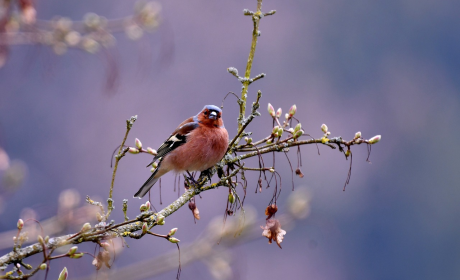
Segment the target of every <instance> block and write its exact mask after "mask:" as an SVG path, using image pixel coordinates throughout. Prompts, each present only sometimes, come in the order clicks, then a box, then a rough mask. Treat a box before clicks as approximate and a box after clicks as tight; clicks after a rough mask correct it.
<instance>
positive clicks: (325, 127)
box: [321, 123, 327, 133]
mask: <svg viewBox="0 0 460 280" xmlns="http://www.w3.org/2000/svg"><path fill="white" fill-rule="evenodd" d="M321 130H322V131H323V132H324V133H327V125H325V124H324V123H323V124H322V125H321Z"/></svg>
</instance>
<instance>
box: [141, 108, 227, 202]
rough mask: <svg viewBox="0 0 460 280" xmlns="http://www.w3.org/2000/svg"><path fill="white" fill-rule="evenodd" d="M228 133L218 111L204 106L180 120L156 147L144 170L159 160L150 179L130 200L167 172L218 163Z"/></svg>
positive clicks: (220, 111) (224, 150)
mask: <svg viewBox="0 0 460 280" xmlns="http://www.w3.org/2000/svg"><path fill="white" fill-rule="evenodd" d="M227 148H228V132H227V130H226V129H225V126H224V121H223V120H222V110H221V109H220V108H219V107H217V106H215V105H206V106H204V108H203V109H202V110H201V111H200V112H199V113H198V114H197V115H196V116H194V117H190V118H188V119H186V120H185V121H183V122H182V123H181V124H180V125H179V126H178V127H177V128H176V130H174V132H173V133H172V134H171V135H170V136H169V137H168V139H166V141H164V143H163V144H162V145H161V146H160V147H159V148H158V150H157V155H156V156H155V157H154V158H153V160H152V162H150V163H149V164H148V165H147V167H149V166H150V165H152V164H153V163H154V162H155V161H157V160H159V162H158V165H157V167H156V169H155V170H154V171H153V173H152V175H151V176H150V178H149V179H148V180H147V181H145V183H144V184H143V185H142V187H141V188H140V189H139V190H138V191H137V192H136V194H135V195H134V197H138V198H142V197H144V196H145V195H146V194H147V193H148V192H149V190H150V189H151V188H152V186H153V185H154V184H155V183H156V182H157V181H158V179H160V177H161V176H163V175H165V174H166V173H168V172H169V171H174V172H176V173H183V172H191V171H201V172H203V171H205V170H208V169H209V168H211V167H213V166H214V165H215V164H216V163H218V162H219V161H220V160H221V159H222V158H223V157H224V155H225V153H226V152H227Z"/></svg>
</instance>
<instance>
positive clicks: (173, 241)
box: [168, 237, 180, 243]
mask: <svg viewBox="0 0 460 280" xmlns="http://www.w3.org/2000/svg"><path fill="white" fill-rule="evenodd" d="M168 240H169V242H171V243H179V241H180V240H179V239H177V238H175V237H170V238H169V239H168Z"/></svg>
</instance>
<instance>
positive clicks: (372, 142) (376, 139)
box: [369, 135, 382, 144]
mask: <svg viewBox="0 0 460 280" xmlns="http://www.w3.org/2000/svg"><path fill="white" fill-rule="evenodd" d="M380 139H382V135H376V136H374V137H372V138H371V139H369V144H375V143H377V142H379V141H380Z"/></svg>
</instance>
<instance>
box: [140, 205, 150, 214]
mask: <svg viewBox="0 0 460 280" xmlns="http://www.w3.org/2000/svg"><path fill="white" fill-rule="evenodd" d="M148 209H149V208H148V207H147V205H145V204H142V205H141V207H140V208H139V210H140V211H141V212H145V211H147V210H148Z"/></svg>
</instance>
